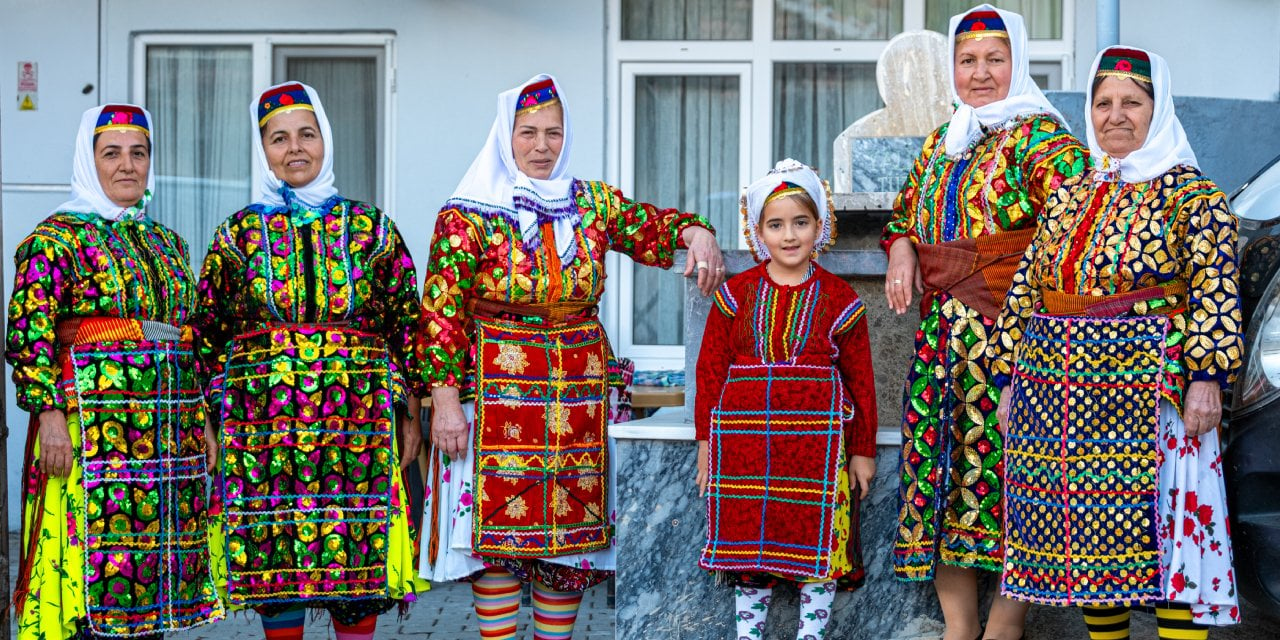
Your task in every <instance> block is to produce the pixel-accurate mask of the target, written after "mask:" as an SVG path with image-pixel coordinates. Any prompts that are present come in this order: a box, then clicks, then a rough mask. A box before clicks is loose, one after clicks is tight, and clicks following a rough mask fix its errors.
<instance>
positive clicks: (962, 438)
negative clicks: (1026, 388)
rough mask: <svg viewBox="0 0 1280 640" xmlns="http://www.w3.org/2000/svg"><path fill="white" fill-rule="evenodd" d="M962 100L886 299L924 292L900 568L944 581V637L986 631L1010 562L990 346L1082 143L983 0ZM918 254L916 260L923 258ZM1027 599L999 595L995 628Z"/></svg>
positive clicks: (897, 211)
mask: <svg viewBox="0 0 1280 640" xmlns="http://www.w3.org/2000/svg"><path fill="white" fill-rule="evenodd" d="M950 33H951V36H952V41H953V43H954V46H953V49H952V52H951V54H952V67H953V76H952V77H953V91H954V95H955V100H956V110H955V112H954V114H953V115H952V116H951V120H950V121H949V122H947V123H944V124H943V125H942V126H941V127H939V128H938V130H937V131H935V132H933V134H931V135H930V136H929V137H928V138H927V139H926V140H925V144H924V149H923V150H922V151H921V153H920V156H919V157H918V158H917V159H916V162H915V166H914V167H913V169H912V171H911V174H910V175H909V177H908V178H907V182H906V184H905V185H904V186H903V189H902V192H901V193H900V194H899V195H898V200H897V202H896V203H895V204H894V211H893V217H892V218H891V220H890V221H889V224H888V225H887V226H886V227H885V230H884V236H883V242H882V244H883V246H884V247H885V249H886V250H887V251H888V254H889V267H888V271H887V275H886V278H885V293H886V296H887V298H888V301H889V306H890V307H891V308H892V309H893V310H895V311H897V312H898V313H899V314H901V313H905V312H906V311H907V310H908V309H909V308H910V305H911V300H912V291H913V289H914V290H915V291H919V292H922V293H923V294H924V297H923V299H922V300H921V304H920V310H921V316H922V319H921V322H920V329H919V331H918V332H917V333H916V350H915V357H914V358H913V359H912V362H911V365H910V368H909V369H908V370H907V382H906V388H905V392H904V396H905V397H904V400H903V422H902V435H903V445H902V457H901V473H900V478H901V489H900V501H901V502H900V511H899V515H898V533H897V538H896V541H895V543H894V549H893V561H894V571H895V573H896V575H897V577H898V578H900V579H903V580H929V579H933V581H934V587H935V588H936V590H937V592H938V600H939V602H940V603H941V605H942V611H943V615H944V616H945V618H946V624H947V631H946V636H945V638H946V639H947V640H971V639H972V638H974V637H975V636H978V635H979V632H980V631H981V627H980V624H979V618H978V592H977V582H976V581H977V572H976V571H974V569H980V570H984V571H998V570H999V569H1000V561H1001V555H1002V550H1003V547H1002V545H1001V542H1000V536H1001V521H1002V517H1001V509H1002V506H1001V504H1000V491H1001V476H1002V471H1001V460H1002V456H1003V454H1002V446H1001V440H1000V434H999V431H998V429H997V423H996V417H995V408H996V401H997V396H996V392H997V391H998V388H997V387H995V386H994V385H991V384H990V383H989V380H988V373H987V366H986V363H985V362H984V360H985V358H984V356H983V351H984V349H985V348H986V340H987V335H988V333H989V332H990V330H991V328H992V326H993V324H994V322H995V318H996V316H997V315H998V314H999V311H1000V303H1001V301H1002V300H1003V298H1004V294H1005V292H1006V291H1007V289H1008V285H1009V277H1010V276H1011V275H1012V273H1013V270H1014V269H1015V268H1016V265H1017V260H1018V258H1019V257H1020V256H1021V255H1022V250H1023V249H1024V248H1026V245H1027V243H1028V242H1029V241H1030V239H1031V234H1032V233H1033V229H1034V227H1035V225H1036V221H1037V219H1038V218H1039V216H1040V215H1041V213H1042V211H1043V208H1044V203H1045V200H1046V199H1047V198H1048V196H1049V194H1050V193H1052V192H1053V190H1054V189H1055V188H1057V186H1058V185H1059V184H1060V183H1061V182H1062V181H1063V180H1065V179H1066V178H1069V177H1070V176H1072V175H1075V174H1076V173H1079V172H1080V171H1082V170H1083V168H1084V158H1085V154H1084V150H1083V148H1082V147H1081V146H1080V144H1079V142H1078V141H1077V140H1076V139H1075V138H1074V137H1073V136H1072V135H1071V134H1070V133H1068V132H1067V129H1066V126H1065V125H1064V124H1063V120H1062V116H1061V115H1059V114H1058V112H1057V111H1056V110H1055V109H1054V108H1053V107H1052V105H1050V104H1049V102H1048V101H1047V100H1046V99H1045V97H1044V94H1042V93H1041V92H1040V90H1039V89H1038V88H1037V87H1036V85H1035V83H1034V82H1033V81H1032V79H1031V76H1030V74H1029V73H1028V62H1027V33H1026V29H1025V28H1024V26H1023V22H1022V17H1021V16H1019V15H1018V14H1015V13H1010V12H1008V11H1000V10H996V9H994V8H992V7H991V6H990V5H980V6H978V7H975V8H974V9H973V10H972V11H969V12H968V13H965V14H962V15H957V16H955V17H953V18H952V19H951V29H950ZM917 255H918V258H917ZM1025 614H1026V608H1025V607H1023V606H1020V605H1018V604H1016V603H1013V602H1011V601H1009V600H1007V599H1001V598H997V599H996V601H995V602H994V604H993V606H992V611H991V616H990V620H989V623H988V633H987V635H986V637H988V638H1017V637H1018V636H1019V635H1020V634H1021V630H1022V623H1023V619H1024V618H1025Z"/></svg>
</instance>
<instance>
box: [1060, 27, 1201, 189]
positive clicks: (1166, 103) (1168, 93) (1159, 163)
mask: <svg viewBox="0 0 1280 640" xmlns="http://www.w3.org/2000/svg"><path fill="white" fill-rule="evenodd" d="M1111 48H1119V49H1132V50H1134V51H1141V52H1143V53H1145V54H1147V56H1148V57H1149V58H1150V59H1151V89H1152V93H1154V94H1155V97H1154V101H1155V105H1154V107H1153V109H1152V112H1151V127H1150V128H1149V129H1147V139H1146V140H1145V141H1144V142H1143V143H1142V148H1140V149H1138V150H1136V151H1134V152H1132V153H1130V154H1129V155H1128V156H1126V157H1124V158H1123V159H1117V158H1112V157H1111V156H1109V155H1107V152H1105V151H1103V150H1102V147H1101V146H1099V145H1098V134H1097V131H1095V129H1094V126H1093V115H1092V114H1093V79H1094V78H1095V77H1097V75H1098V65H1100V64H1101V63H1102V56H1103V54H1105V53H1106V52H1107V51H1109V50H1110V49H1111ZM1084 113H1085V118H1087V119H1088V120H1089V126H1088V132H1087V134H1086V135H1087V137H1088V141H1089V154H1090V157H1092V158H1093V164H1094V169H1095V170H1096V171H1097V174H1096V176H1097V177H1098V178H1100V179H1111V180H1116V179H1118V180H1119V181H1120V182H1146V181H1148V180H1153V179H1155V178H1156V177H1157V176H1160V175H1161V174H1163V173H1164V172H1166V171H1168V170H1170V169H1172V168H1174V167H1176V166H1178V165H1184V164H1185V165H1190V166H1192V167H1196V168H1197V169H1198V168H1200V165H1199V163H1197V161H1196V154H1195V152H1194V151H1192V150H1191V145H1190V143H1188V142H1187V133H1186V131H1183V129H1182V122H1181V121H1179V120H1178V116H1177V114H1175V113H1174V112H1173V88H1172V87H1170V86H1169V65H1168V63H1166V62H1165V60H1164V58H1162V57H1160V56H1159V55H1158V54H1155V53H1152V52H1150V51H1147V50H1146V49H1139V48H1138V47H1108V48H1107V49H1103V50H1102V51H1099V52H1098V55H1097V57H1095V58H1094V59H1093V67H1092V69H1091V70H1090V71H1089V86H1088V88H1087V89H1085V94H1084Z"/></svg>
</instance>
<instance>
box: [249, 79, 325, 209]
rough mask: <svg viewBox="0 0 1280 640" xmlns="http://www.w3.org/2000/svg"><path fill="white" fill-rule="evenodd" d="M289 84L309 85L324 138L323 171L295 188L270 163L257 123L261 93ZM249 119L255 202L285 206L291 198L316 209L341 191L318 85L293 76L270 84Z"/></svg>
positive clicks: (304, 205) (250, 112)
mask: <svg viewBox="0 0 1280 640" xmlns="http://www.w3.org/2000/svg"><path fill="white" fill-rule="evenodd" d="M288 84H296V85H301V86H302V88H303V89H306V91H307V97H308V98H309V99H310V100H311V109H312V111H313V112H314V113H315V115H316V122H317V123H319V124H320V137H321V138H322V139H323V140H324V160H323V161H322V162H321V163H320V174H319V175H317V176H316V177H315V179H314V180H312V181H311V182H310V183H309V184H307V185H305V186H302V187H296V188H295V187H291V186H289V184H288V183H287V182H285V181H283V180H281V179H280V178H277V177H276V174H275V173H274V172H272V171H271V165H270V164H269V163H268V162H267V152H266V150H265V149H263V147H262V135H261V134H260V133H259V129H260V127H259V125H258V104H259V103H260V102H261V101H262V96H263V95H265V94H266V93H267V92H268V91H271V90H273V89H278V88H280V87H283V86H285V85H288ZM249 121H250V122H252V123H253V157H254V158H255V159H256V160H257V162H258V169H259V174H260V175H259V178H258V186H257V189H255V190H254V203H255V204H259V205H263V206H265V207H286V206H289V204H290V203H291V202H295V203H297V204H300V205H302V206H303V207H304V208H307V209H315V208H317V207H319V206H320V205H322V204H324V203H325V202H326V201H327V200H329V198H332V197H333V196H336V195H338V189H337V188H335V187H334V186H333V180H334V178H333V131H332V130H331V129H330V128H329V118H328V117H327V116H325V114H324V105H322V104H320V94H318V93H316V90H315V89H312V88H311V87H309V86H307V85H305V84H302V83H301V82H294V81H292V80H291V81H289V82H281V83H280V84H277V85H273V86H270V87H267V88H266V89H264V90H263V91H262V92H261V93H259V94H258V97H257V98H256V99H255V100H254V101H253V103H252V104H250V105H249ZM267 122H270V120H267ZM286 196H287V198H286Z"/></svg>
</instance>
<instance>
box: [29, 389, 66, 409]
mask: <svg viewBox="0 0 1280 640" xmlns="http://www.w3.org/2000/svg"><path fill="white" fill-rule="evenodd" d="M17 404H18V408H19V409H22V410H23V411H26V412H27V413H30V414H31V415H39V414H41V413H44V412H45V411H53V410H55V409H56V410H58V411H62V412H66V410H67V399H66V397H65V396H64V395H63V394H62V391H61V390H59V389H58V388H57V387H54V388H53V389H52V390H50V389H48V388H45V387H42V386H32V387H28V388H26V389H19V390H18V399H17Z"/></svg>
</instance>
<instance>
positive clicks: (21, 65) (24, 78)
mask: <svg viewBox="0 0 1280 640" xmlns="http://www.w3.org/2000/svg"><path fill="white" fill-rule="evenodd" d="M39 93H40V82H39V80H38V79H37V76H36V63H35V62H34V61H31V60H20V61H18V111H35V110H36V104H37V96H38V94H39Z"/></svg>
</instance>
